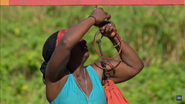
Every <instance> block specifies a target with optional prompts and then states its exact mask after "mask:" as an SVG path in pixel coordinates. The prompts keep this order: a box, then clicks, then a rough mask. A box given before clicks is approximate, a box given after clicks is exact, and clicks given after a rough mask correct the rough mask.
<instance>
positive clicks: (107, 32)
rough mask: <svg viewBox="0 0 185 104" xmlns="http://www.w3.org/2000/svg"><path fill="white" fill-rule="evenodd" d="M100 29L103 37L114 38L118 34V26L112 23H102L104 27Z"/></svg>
mask: <svg viewBox="0 0 185 104" xmlns="http://www.w3.org/2000/svg"><path fill="white" fill-rule="evenodd" d="M99 28H100V32H101V33H102V35H103V36H106V37H108V38H113V37H114V36H115V35H116V33H115V32H114V31H116V26H115V24H114V23H112V22H110V21H104V22H103V23H102V26H100V27H99Z"/></svg>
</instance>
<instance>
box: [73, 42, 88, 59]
mask: <svg viewBox="0 0 185 104" xmlns="http://www.w3.org/2000/svg"><path fill="white" fill-rule="evenodd" d="M86 44H87V42H86V41H85V40H84V39H82V40H80V41H79V43H77V44H76V45H75V46H74V47H73V49H72V50H71V58H72V59H75V60H82V61H86V60H87V58H88V57H89V50H88V49H87V45H86Z"/></svg>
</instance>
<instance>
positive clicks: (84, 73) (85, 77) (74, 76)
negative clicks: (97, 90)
mask: <svg viewBox="0 0 185 104" xmlns="http://www.w3.org/2000/svg"><path fill="white" fill-rule="evenodd" d="M85 69H86V68H84V76H85V87H86V93H85V91H84V90H83V89H82V88H81V86H80V84H79V83H78V80H77V78H76V77H75V76H74V75H73V74H72V75H73V77H74V79H75V81H76V82H77V85H78V86H79V88H80V90H81V91H82V92H83V93H84V94H85V95H86V96H87V94H88V91H87V76H86V72H85Z"/></svg>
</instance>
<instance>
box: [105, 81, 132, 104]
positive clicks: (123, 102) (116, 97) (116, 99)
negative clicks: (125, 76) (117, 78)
mask: <svg viewBox="0 0 185 104" xmlns="http://www.w3.org/2000/svg"><path fill="white" fill-rule="evenodd" d="M104 91H105V95H106V98H107V104H129V102H128V101H127V99H126V98H125V96H124V95H123V94H122V92H121V91H120V90H119V88H118V87H117V86H116V84H115V83H114V82H113V81H112V80H106V81H105V87H104Z"/></svg>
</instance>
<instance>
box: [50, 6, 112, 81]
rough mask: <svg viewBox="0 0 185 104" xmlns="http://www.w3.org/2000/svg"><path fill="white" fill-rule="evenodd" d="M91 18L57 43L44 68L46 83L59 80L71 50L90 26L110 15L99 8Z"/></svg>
mask: <svg viewBox="0 0 185 104" xmlns="http://www.w3.org/2000/svg"><path fill="white" fill-rule="evenodd" d="M91 16H92V17H89V18H87V19H85V20H83V21H82V22H80V23H79V24H77V25H75V26H73V27H72V28H70V29H69V30H68V31H67V32H66V34H65V35H64V36H63V37H62V39H61V40H60V41H59V43H58V46H57V47H56V49H55V51H54V52H53V54H52V56H51V59H50V61H49V62H48V65H47V67H46V82H56V81H58V80H60V79H61V78H62V77H63V76H64V72H65V71H66V65H67V63H68V61H69V57H70V52H71V49H72V48H73V47H74V46H75V45H76V44H77V43H78V42H79V41H80V40H81V39H82V37H83V36H84V35H85V33H86V32H87V31H88V30H89V29H90V27H91V26H93V25H94V24H96V25H97V24H99V23H100V22H102V21H104V20H105V19H109V18H110V15H109V14H107V13H105V12H104V11H103V9H100V8H98V9H96V10H94V11H93V12H92V14H91Z"/></svg>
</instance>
